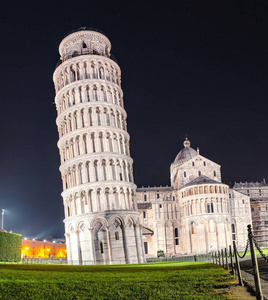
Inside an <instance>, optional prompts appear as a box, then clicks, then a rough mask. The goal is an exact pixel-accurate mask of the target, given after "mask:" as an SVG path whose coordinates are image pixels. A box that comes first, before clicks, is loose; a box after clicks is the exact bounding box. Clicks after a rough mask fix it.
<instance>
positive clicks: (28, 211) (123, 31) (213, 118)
mask: <svg viewBox="0 0 268 300" xmlns="http://www.w3.org/2000/svg"><path fill="white" fill-rule="evenodd" d="M0 26H1V27H0V28H1V30H0V33H1V72H0V80H1V81H0V82H1V89H0V101H1V109H0V137H1V147H0V168H1V172H0V204H1V207H0V208H4V209H6V214H5V228H6V229H7V230H11V229H12V230H13V231H14V232H17V233H21V234H23V235H26V236H32V237H39V238H43V237H45V236H47V235H53V236H63V233H64V227H63V223H62V220H63V218H64V217H63V205H62V198H61V195H60V194H61V191H62V184H61V177H60V173H59V170H58V168H59V164H60V160H59V153H58V149H57V140H58V135H57V128H56V125H55V119H56V110H55V106H54V104H53V102H54V84H53V82H52V74H53V72H54V69H55V65H56V63H57V61H58V59H59V54H58V45H59V43H60V41H61V40H62V38H63V37H64V36H65V35H66V34H68V33H69V32H70V31H72V30H74V29H77V28H79V27H81V26H88V27H93V28H98V29H99V30H102V31H103V32H104V33H105V34H106V35H107V37H108V38H109V39H110V41H111V43H112V53H113V54H114V55H115V57H116V58H117V60H118V62H119V65H120V67H121V70H122V88H123V91H124V101H125V108H126V110H127V113H128V131H129V133H130V136H131V155H132V157H133V159H134V175H135V182H136V184H137V185H138V186H141V185H144V186H146V185H166V184H169V167H170V164H171V162H172V161H173V160H174V158H175V156H176V154H177V153H178V152H179V151H180V150H181V149H182V147H183V146H182V143H183V141H184V138H185V135H187V136H188V137H189V139H190V141H191V142H192V147H193V148H196V147H199V148H200V154H201V155H204V156H205V157H207V158H209V159H211V160H213V161H215V162H217V163H219V164H221V166H222V177H223V181H224V182H226V183H229V182H234V181H246V180H247V181H251V180H253V181H256V180H259V181H260V180H262V179H263V178H264V177H265V176H266V175H267V161H268V160H267V147H268V140H267V125H268V121H267V110H268V104H267V95H268V85H267V79H268V76H267V69H268V62H267V53H268V4H267V2H266V1H254V0H251V1H234V0H229V1H228V0H224V1H215V0H211V1H203V0H202V1H200V0H196V1H190V0H185V1H180V0H177V1H164V0H160V1H159V0H158V1H135V2H134V1H64V2H61V1H54V2H52V1H51V2H45V1H42V3H41V4H40V3H37V1H34V2H23V1H20V2H8V3H7V2H6V3H5V4H1V11H0Z"/></svg>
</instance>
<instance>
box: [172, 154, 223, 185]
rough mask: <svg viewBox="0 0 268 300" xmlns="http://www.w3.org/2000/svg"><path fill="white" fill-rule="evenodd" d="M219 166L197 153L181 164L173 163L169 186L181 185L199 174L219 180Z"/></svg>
mask: <svg viewBox="0 0 268 300" xmlns="http://www.w3.org/2000/svg"><path fill="white" fill-rule="evenodd" d="M220 168H221V167H220V165H218V164H216V163H214V162H213V161H211V160H209V159H207V158H205V157H203V156H201V155H197V156H196V157H194V158H192V159H190V160H188V161H186V162H185V163H183V164H182V165H180V164H178V163H173V164H171V167H170V170H171V186H174V188H179V187H182V186H184V185H185V184H187V183H189V182H190V181H192V180H194V179H195V178H197V177H199V176H200V175H205V176H207V177H209V178H212V179H214V180H216V181H219V182H221V169H220Z"/></svg>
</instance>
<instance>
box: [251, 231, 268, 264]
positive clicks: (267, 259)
mask: <svg viewBox="0 0 268 300" xmlns="http://www.w3.org/2000/svg"><path fill="white" fill-rule="evenodd" d="M252 239H253V242H254V244H255V247H256V248H257V250H258V251H259V253H260V255H261V257H262V258H263V259H264V260H266V261H267V262H268V258H267V257H266V256H265V254H264V253H263V252H262V250H261V248H260V246H259V244H258V242H257V240H256V238H255V237H254V236H253V235H252Z"/></svg>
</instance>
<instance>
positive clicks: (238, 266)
mask: <svg viewBox="0 0 268 300" xmlns="http://www.w3.org/2000/svg"><path fill="white" fill-rule="evenodd" d="M233 244H234V254H235V263H236V270H237V275H238V281H239V285H241V286H244V284H243V279H242V275H241V270H240V263H239V258H238V255H237V249H236V245H235V241H233Z"/></svg>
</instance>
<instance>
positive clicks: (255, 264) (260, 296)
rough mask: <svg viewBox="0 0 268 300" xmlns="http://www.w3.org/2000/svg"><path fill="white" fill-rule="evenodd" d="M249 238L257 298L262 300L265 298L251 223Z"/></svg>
mask: <svg viewBox="0 0 268 300" xmlns="http://www.w3.org/2000/svg"><path fill="white" fill-rule="evenodd" d="M248 239H249V246H250V254H251V260H252V267H253V274H254V281H255V288H256V299H257V300H262V299H263V294H262V290H261V281H260V273H259V266H258V261H257V257H256V253H255V248H254V244H253V236H252V231H251V225H248Z"/></svg>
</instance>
